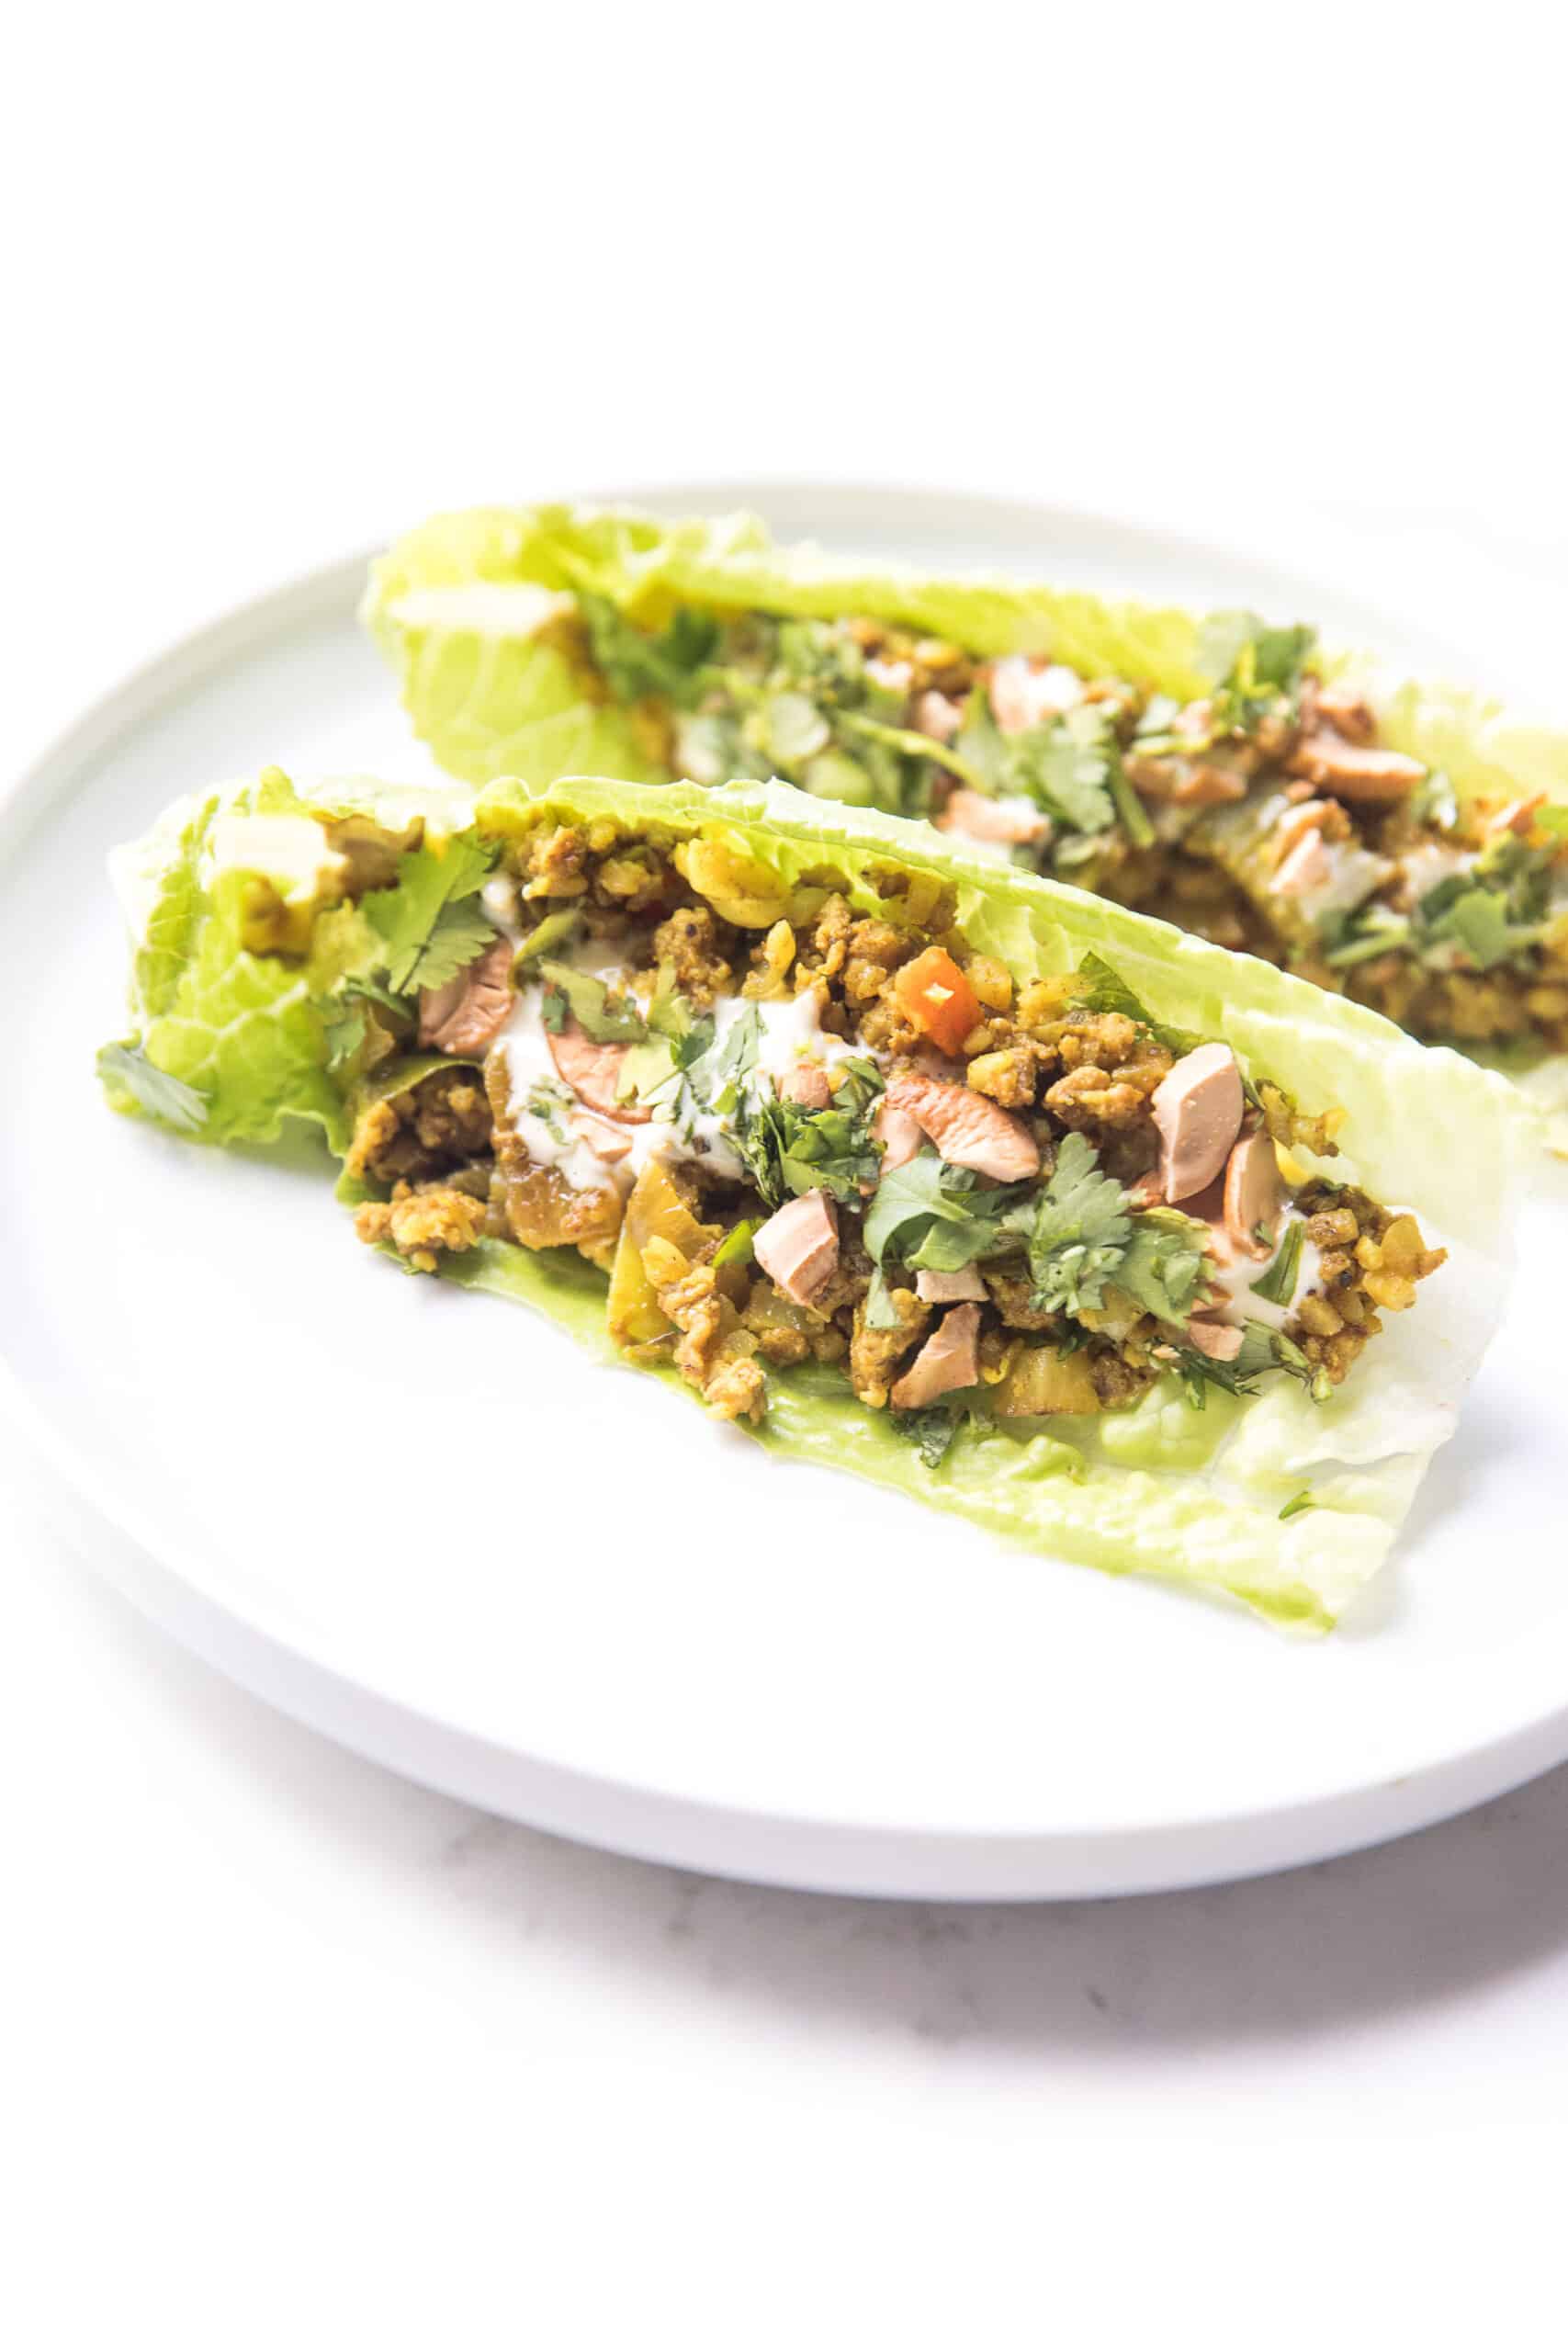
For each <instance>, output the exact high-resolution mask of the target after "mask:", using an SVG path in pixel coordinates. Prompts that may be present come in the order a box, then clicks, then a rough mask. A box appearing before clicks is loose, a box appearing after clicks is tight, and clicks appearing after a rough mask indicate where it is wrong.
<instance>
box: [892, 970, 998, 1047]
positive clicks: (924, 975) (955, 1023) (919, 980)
mask: <svg viewBox="0 0 1568 2352" xmlns="http://www.w3.org/2000/svg"><path fill="white" fill-rule="evenodd" d="M893 994H894V997H895V998H896V1000H897V1004H898V1009H899V1011H900V1012H904V1013H907V1014H908V1018H909V1019H910V1020H911V1021H912V1022H913V1023H914V1024H915V1026H916V1028H917V1029H923V1030H924V1032H925V1034H926V1035H927V1036H928V1037H929V1038H930V1039H931V1043H932V1045H933V1046H938V1047H940V1049H941V1051H942V1053H944V1054H955V1053H956V1052H957V1051H958V1049H959V1047H960V1046H962V1045H963V1043H964V1038H965V1037H967V1035H969V1032H970V1030H971V1029H973V1028H974V1027H975V1026H976V1023H978V1022H979V1020H980V1019H981V1012H980V1000H979V998H978V997H977V996H976V993H975V991H974V989H972V988H971V987H970V985H969V983H968V981H967V980H966V979H965V978H964V975H963V973H962V972H961V971H960V970H959V968H958V967H957V965H956V964H955V963H954V962H953V958H952V956H950V955H949V954H948V952H947V950H946V948H945V947H928V948H926V949H925V950H924V951H923V952H922V953H921V954H920V955H919V956H916V958H915V960H914V962H913V963H912V964H906V965H905V966H904V967H903V969H902V970H901V971H899V972H897V973H896V974H895V975H894V979H893Z"/></svg>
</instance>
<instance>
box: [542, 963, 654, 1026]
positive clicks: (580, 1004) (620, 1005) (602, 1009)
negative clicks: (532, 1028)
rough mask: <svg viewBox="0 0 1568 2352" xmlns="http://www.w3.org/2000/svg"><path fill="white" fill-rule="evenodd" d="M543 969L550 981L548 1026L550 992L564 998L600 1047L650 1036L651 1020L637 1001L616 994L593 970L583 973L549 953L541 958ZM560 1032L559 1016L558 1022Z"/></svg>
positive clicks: (548, 1010) (579, 1024)
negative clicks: (645, 1015) (595, 976)
mask: <svg viewBox="0 0 1568 2352" xmlns="http://www.w3.org/2000/svg"><path fill="white" fill-rule="evenodd" d="M539 970H540V972H541V973H542V974H543V976H544V978H546V979H547V981H548V982H549V990H548V992H547V1000H546V1025H547V1027H548V1026H549V1025H550V1023H549V1012H550V1010H551V1008H550V1005H549V1001H548V999H549V995H551V994H553V995H554V996H556V997H558V998H559V997H564V998H565V1000H566V1002H567V1004H568V1005H569V1006H570V1011H571V1017H572V1019H573V1020H574V1021H575V1022H576V1023H577V1025H578V1027H579V1028H580V1029H581V1031H582V1033H583V1035H584V1036H587V1037H592V1040H593V1043H594V1044H595V1045H596V1046H607V1045H611V1044H616V1045H619V1044H627V1045H640V1044H641V1043H642V1042H643V1040H644V1039H645V1038H646V1037H647V1035H648V1023H647V1022H645V1021H644V1019H643V1017H642V1015H641V1013H640V1012H638V1011H637V1007H636V1005H635V1004H633V1003H632V1002H631V1001H629V999H626V998H624V997H619V996H617V997H612V996H611V994H610V991H609V989H608V988H607V987H606V986H605V984H604V981H603V980H597V979H595V978H594V977H593V975H592V972H579V971H576V970H574V968H573V967H572V966H571V965H570V964H560V963H557V962H556V961H555V960H554V959H553V958H552V957H550V956H541V957H540V959H539ZM555 1028H556V1034H557V1035H559V1028H560V1023H559V1019H557V1022H556V1023H555Z"/></svg>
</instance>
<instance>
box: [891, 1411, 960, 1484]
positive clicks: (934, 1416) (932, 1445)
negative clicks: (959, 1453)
mask: <svg viewBox="0 0 1568 2352" xmlns="http://www.w3.org/2000/svg"><path fill="white" fill-rule="evenodd" d="M890 1419H891V1420H892V1423H893V1426H894V1428H895V1429H896V1430H897V1432H898V1434H899V1436H900V1437H903V1438H908V1441H909V1443H910V1444H911V1445H913V1446H915V1447H917V1448H918V1449H919V1456H920V1459H921V1461H922V1462H923V1463H924V1464H926V1467H927V1468H928V1469H929V1470H934V1469H936V1468H937V1467H938V1465H939V1464H940V1463H941V1462H942V1458H943V1456H944V1455H945V1454H946V1453H947V1451H948V1448H949V1447H950V1446H951V1445H952V1443H953V1439H954V1438H955V1437H956V1436H957V1435H958V1430H959V1424H960V1422H961V1420H962V1419H963V1415H962V1414H961V1413H958V1412H955V1411H954V1410H953V1408H952V1407H951V1406H947V1405H924V1406H922V1407H921V1408H919V1411H918V1412H913V1413H899V1412H895V1413H893V1414H892V1415H891V1416H890Z"/></svg>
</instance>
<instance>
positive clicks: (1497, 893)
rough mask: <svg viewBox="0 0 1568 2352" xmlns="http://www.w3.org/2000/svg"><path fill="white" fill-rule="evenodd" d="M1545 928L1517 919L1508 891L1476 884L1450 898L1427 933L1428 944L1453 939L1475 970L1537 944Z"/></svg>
mask: <svg viewBox="0 0 1568 2352" xmlns="http://www.w3.org/2000/svg"><path fill="white" fill-rule="evenodd" d="M1431 895H1435V894H1431ZM1422 912H1423V914H1425V913H1426V906H1425V904H1424V905H1423V908H1422ZM1543 928H1544V926H1543V925H1542V924H1540V923H1520V922H1514V920H1513V918H1512V916H1511V913H1510V911H1509V906H1508V899H1507V896H1506V892H1504V891H1502V890H1488V889H1486V888H1483V887H1480V886H1477V887H1476V888H1472V889H1468V890H1461V892H1460V893H1459V895H1458V897H1457V898H1454V899H1450V901H1449V903H1448V905H1447V906H1446V907H1444V908H1443V909H1442V910H1441V911H1440V912H1439V913H1438V918H1437V920H1436V922H1427V924H1426V935H1427V941H1428V943H1433V942H1438V941H1442V940H1449V941H1451V942H1452V943H1453V944H1454V945H1455V946H1456V947H1458V948H1459V949H1460V950H1461V953H1462V954H1463V956H1465V958H1466V959H1467V961H1468V962H1469V963H1470V964H1471V965H1472V967H1474V969H1475V970H1476V971H1478V972H1487V971H1490V970H1491V968H1492V967H1493V966H1494V965H1495V964H1506V962H1507V961H1508V960H1509V958H1510V957H1512V956H1518V955H1520V954H1522V953H1523V952H1524V950H1525V949H1526V948H1529V947H1533V946H1535V945H1536V944H1537V943H1538V941H1539V940H1540V937H1541V933H1542V931H1543Z"/></svg>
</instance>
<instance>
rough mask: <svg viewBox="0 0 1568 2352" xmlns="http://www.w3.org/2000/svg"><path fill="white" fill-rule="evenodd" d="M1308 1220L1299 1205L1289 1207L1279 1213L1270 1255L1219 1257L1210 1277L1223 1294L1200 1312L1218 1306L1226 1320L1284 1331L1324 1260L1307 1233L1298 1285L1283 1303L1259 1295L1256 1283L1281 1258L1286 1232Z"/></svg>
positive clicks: (1310, 1287)
mask: <svg viewBox="0 0 1568 2352" xmlns="http://www.w3.org/2000/svg"><path fill="white" fill-rule="evenodd" d="M1305 1223H1306V1219H1305V1218H1304V1217H1303V1216H1302V1214H1301V1212H1300V1210H1299V1209H1292V1208H1288V1209H1286V1210H1285V1211H1284V1213H1283V1215H1282V1216H1280V1223H1279V1227H1278V1230H1277V1231H1276V1233H1275V1236H1274V1247H1273V1249H1272V1250H1270V1251H1269V1256H1268V1257H1267V1258H1244V1257H1241V1256H1239V1255H1238V1256H1237V1257H1235V1258H1234V1259H1232V1260H1231V1261H1229V1263H1222V1262H1220V1261H1217V1260H1216V1262H1215V1265H1214V1271H1213V1275H1212V1277H1211V1280H1212V1282H1213V1287H1214V1289H1215V1290H1217V1291H1218V1292H1219V1293H1220V1297H1219V1299H1217V1300H1216V1301H1215V1302H1214V1303H1213V1306H1211V1307H1209V1308H1208V1309H1203V1308H1200V1309H1199V1312H1200V1313H1204V1312H1208V1313H1211V1314H1212V1313H1213V1312H1215V1311H1216V1310H1217V1311H1218V1313H1219V1315H1220V1317H1221V1319H1222V1321H1224V1322H1226V1323H1247V1322H1252V1323H1267V1324H1268V1326H1269V1329H1270V1330H1271V1331H1282V1330H1283V1329H1284V1328H1285V1326H1286V1324H1287V1323H1288V1322H1289V1321H1290V1319H1291V1317H1292V1315H1293V1314H1294V1313H1295V1310H1296V1303H1297V1301H1298V1300H1299V1299H1302V1298H1304V1297H1305V1296H1306V1294H1307V1292H1308V1291H1309V1290H1314V1289H1315V1288H1316V1286H1317V1280H1318V1274H1319V1271H1320V1269H1321V1266H1322V1263H1323V1261H1322V1258H1321V1255H1320V1253H1319V1251H1318V1249H1317V1246H1316V1244H1315V1243H1314V1242H1312V1241H1309V1240H1308V1239H1307V1238H1306V1237H1305V1235H1304V1234H1303V1237H1302V1254H1301V1261H1300V1263H1299V1264H1298V1266H1297V1268H1296V1286H1295V1288H1294V1290H1293V1291H1292V1294H1291V1295H1290V1297H1289V1298H1288V1299H1287V1300H1286V1301H1285V1303H1284V1304H1283V1306H1276V1305H1275V1303H1274V1301H1273V1300H1272V1299H1270V1298H1259V1296H1258V1293H1257V1291H1256V1290H1255V1289H1254V1288H1253V1284H1254V1283H1260V1282H1261V1281H1262V1280H1263V1277H1264V1275H1265V1274H1266V1273H1267V1272H1269V1267H1270V1266H1272V1264H1273V1263H1274V1261H1275V1260H1276V1258H1278V1256H1279V1254H1280V1250H1281V1249H1282V1248H1283V1247H1284V1241H1285V1236H1286V1234H1287V1233H1288V1232H1289V1230H1290V1228H1291V1227H1292V1225H1304V1224H1305Z"/></svg>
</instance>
